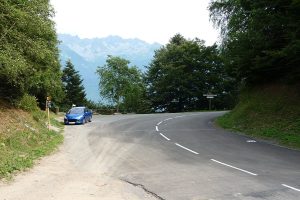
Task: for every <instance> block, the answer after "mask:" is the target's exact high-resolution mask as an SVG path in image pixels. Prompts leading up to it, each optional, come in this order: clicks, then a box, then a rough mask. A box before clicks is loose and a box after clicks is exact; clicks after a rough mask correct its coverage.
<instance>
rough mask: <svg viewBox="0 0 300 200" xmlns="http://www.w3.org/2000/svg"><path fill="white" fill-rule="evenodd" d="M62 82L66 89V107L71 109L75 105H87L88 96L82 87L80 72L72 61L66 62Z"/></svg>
mask: <svg viewBox="0 0 300 200" xmlns="http://www.w3.org/2000/svg"><path fill="white" fill-rule="evenodd" d="M62 81H63V84H64V89H65V100H64V103H63V104H64V105H65V106H66V107H70V106H72V105H73V104H75V105H84V104H86V103H87V99H86V94H85V91H84V87H83V85H82V81H83V80H82V79H81V78H80V75H79V72H78V71H76V70H75V68H74V65H73V64H72V62H71V60H68V61H67V62H66V67H65V68H64V69H63V76H62Z"/></svg>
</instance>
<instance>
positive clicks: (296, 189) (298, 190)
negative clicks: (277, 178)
mask: <svg viewBox="0 0 300 200" xmlns="http://www.w3.org/2000/svg"><path fill="white" fill-rule="evenodd" d="M281 185H282V186H284V187H287V188H290V189H292V190H295V191H297V192H300V189H298V188H294V187H292V186H289V185H286V184H281Z"/></svg>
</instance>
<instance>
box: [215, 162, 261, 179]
mask: <svg viewBox="0 0 300 200" xmlns="http://www.w3.org/2000/svg"><path fill="white" fill-rule="evenodd" d="M210 160H211V161H213V162H216V163H219V164H221V165H224V166H227V167H230V168H233V169H236V170H239V171H242V172H245V173H247V174H250V175H252V176H257V174H254V173H252V172H249V171H247V170H244V169H240V168H238V167H234V166H232V165H228V164H226V163H223V162H220V161H217V160H215V159H210Z"/></svg>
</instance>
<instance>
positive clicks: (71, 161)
mask: <svg viewBox="0 0 300 200" xmlns="http://www.w3.org/2000/svg"><path fill="white" fill-rule="evenodd" d="M120 118H122V116H120ZM97 119H98V118H97V117H95V119H94V122H92V123H88V124H86V125H84V126H67V127H66V128H65V132H64V136H65V142H64V144H63V145H62V146H61V147H60V148H59V150H58V151H57V152H55V153H54V154H52V155H50V156H47V157H44V158H43V159H40V160H39V161H38V162H37V163H36V166H35V167H34V168H33V169H29V170H28V171H25V172H22V173H20V174H19V175H17V176H16V177H15V178H14V180H13V181H11V182H9V183H6V182H0V200H19V199H20V200H21V199H22V200H27V199H28V200H48V199H51V200H55V199H57V200H61V199H64V200H68V199H70V200H71V199H72V200H79V199H85V200H89V199H102V200H106V199H109V200H114V199H116V200H117V199H118V200H122V199H130V200H135V199H157V198H155V197H153V195H151V194H149V193H147V192H146V191H144V190H143V189H142V188H140V187H135V186H133V185H131V184H129V183H126V182H124V181H122V180H119V179H116V178H114V177H112V176H110V166H111V165H112V163H113V162H114V160H116V159H118V158H114V157H113V156H111V157H109V156H110V155H106V154H103V157H105V159H104V158H102V156H101V155H97V157H95V156H94V154H93V153H92V152H91V149H90V146H89V142H88V138H87V136H88V133H89V132H90V131H92V130H94V129H97V128H99V126H100V127H101V126H102V127H103V126H105V123H109V122H110V120H116V119H117V118H113V117H106V118H105V119H104V120H102V119H101V120H99V119H98V121H97ZM104 140H105V139H104ZM103 143H105V144H106V145H103V149H102V152H106V151H110V148H111V147H112V146H115V145H118V144H116V143H117V141H113V140H110V139H107V141H103ZM105 160H109V161H110V162H100V161H105Z"/></svg>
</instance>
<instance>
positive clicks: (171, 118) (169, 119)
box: [164, 118, 173, 121]
mask: <svg viewBox="0 0 300 200" xmlns="http://www.w3.org/2000/svg"><path fill="white" fill-rule="evenodd" d="M171 119H173V118H167V119H165V120H164V121H168V120H171Z"/></svg>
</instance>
